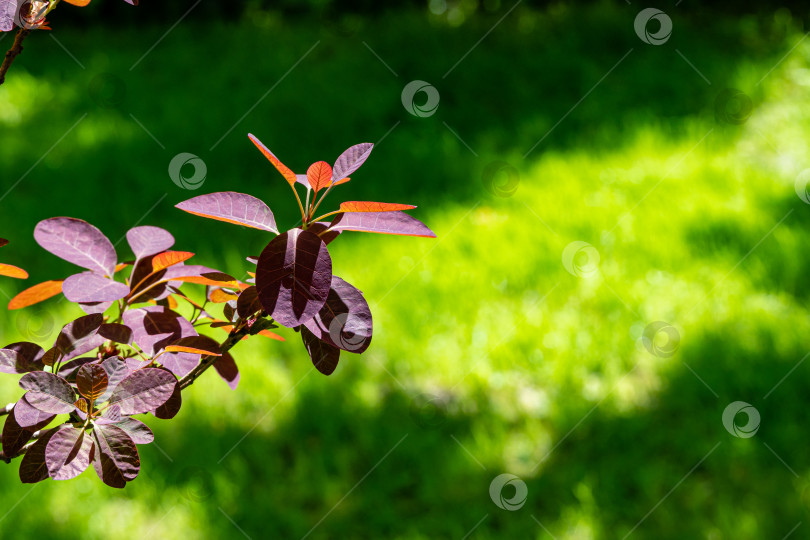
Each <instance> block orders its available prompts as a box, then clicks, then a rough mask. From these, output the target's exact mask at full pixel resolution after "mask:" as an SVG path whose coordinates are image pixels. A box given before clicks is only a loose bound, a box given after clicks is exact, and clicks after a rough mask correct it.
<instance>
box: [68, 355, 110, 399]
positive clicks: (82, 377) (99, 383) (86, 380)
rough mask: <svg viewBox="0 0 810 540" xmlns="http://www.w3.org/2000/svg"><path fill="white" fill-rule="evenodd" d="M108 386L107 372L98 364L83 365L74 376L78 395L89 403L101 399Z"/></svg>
mask: <svg viewBox="0 0 810 540" xmlns="http://www.w3.org/2000/svg"><path fill="white" fill-rule="evenodd" d="M108 384H109V377H107V372H106V371H105V369H104V368H103V367H101V366H100V365H98V364H85V365H83V366H82V367H80V368H79V372H78V373H77V374H76V387H77V388H78V390H79V393H80V394H81V395H82V396H84V397H86V398H87V399H88V400H90V401H94V400H96V399H98V398H99V397H101V396H102V395H103V394H104V392H105V391H106V390H107V385H108Z"/></svg>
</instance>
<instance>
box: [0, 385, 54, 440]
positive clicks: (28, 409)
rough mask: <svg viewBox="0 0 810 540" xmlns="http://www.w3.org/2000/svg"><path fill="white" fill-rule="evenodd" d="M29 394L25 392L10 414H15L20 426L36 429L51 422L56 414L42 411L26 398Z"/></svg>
mask: <svg viewBox="0 0 810 540" xmlns="http://www.w3.org/2000/svg"><path fill="white" fill-rule="evenodd" d="M27 395H28V394H23V397H21V398H20V399H19V400H17V403H16V404H15V405H14V411H13V412H12V413H11V414H9V416H12V415H13V416H14V420H15V421H16V422H17V424H18V425H19V426H20V427H23V428H26V429H30V430H33V431H36V430H38V429H42V428H44V427H45V426H47V425H48V424H50V423H51V420H53V419H54V418H55V417H56V415H54V414H50V413H47V412H44V411H40V410H39V409H37V408H36V407H33V406H32V405H31V404H30V403H28V400H27V398H26V396H27Z"/></svg>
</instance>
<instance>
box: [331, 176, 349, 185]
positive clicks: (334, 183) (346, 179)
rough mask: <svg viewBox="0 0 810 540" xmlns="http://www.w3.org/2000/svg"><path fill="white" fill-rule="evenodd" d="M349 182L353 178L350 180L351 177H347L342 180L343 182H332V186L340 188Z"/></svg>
mask: <svg viewBox="0 0 810 540" xmlns="http://www.w3.org/2000/svg"><path fill="white" fill-rule="evenodd" d="M349 180H351V178H349V177H348V176H347V177H346V178H343V179H341V180H335V181H334V182H332V185H333V186H339V185H340V184H345V183H346V182H348V181H349Z"/></svg>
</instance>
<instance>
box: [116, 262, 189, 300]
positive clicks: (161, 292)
mask: <svg viewBox="0 0 810 540" xmlns="http://www.w3.org/2000/svg"><path fill="white" fill-rule="evenodd" d="M159 255H160V253H157V254H155V255H149V256H148V257H144V258H143V259H139V260H138V261H137V262H136V263H135V266H134V268H133V269H132V276H131V277H130V280H129V281H130V286H131V292H132V299H133V300H134V301H135V302H136V303H138V302H146V301H148V300H153V299H157V300H161V299H163V298H166V297H167V296H169V294H171V293H170V292H169V287H175V288H177V287H179V286H180V285H181V283H180V282H179V281H174V282H171V283H165V282H161V279H162V278H163V276H164V275H165V274H166V270H165V269H164V270H161V271H158V272H154V273H153V272H152V270H153V266H152V260H153V259H154V258H155V257H157V256H159ZM183 265H184V263H182V262H180V263H178V264H177V265H175V266H183ZM136 297H137V298H136Z"/></svg>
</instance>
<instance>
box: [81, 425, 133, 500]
mask: <svg viewBox="0 0 810 540" xmlns="http://www.w3.org/2000/svg"><path fill="white" fill-rule="evenodd" d="M93 435H94V437H95V439H96V452H95V456H94V458H93V468H95V470H96V474H98V477H99V478H101V480H102V481H103V482H104V483H105V484H107V485H108V486H110V487H114V488H123V487H124V486H126V484H127V482H129V481H131V480H134V479H135V478H136V477H137V476H138V471H139V470H140V468H141V459H140V457H139V456H138V449H137V447H136V446H135V442H134V441H133V440H132V439H131V438H130V436H129V435H127V433H126V431H124V430H123V429H121V428H119V427H116V426H114V425H97V426H95V427H94V428H93Z"/></svg>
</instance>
